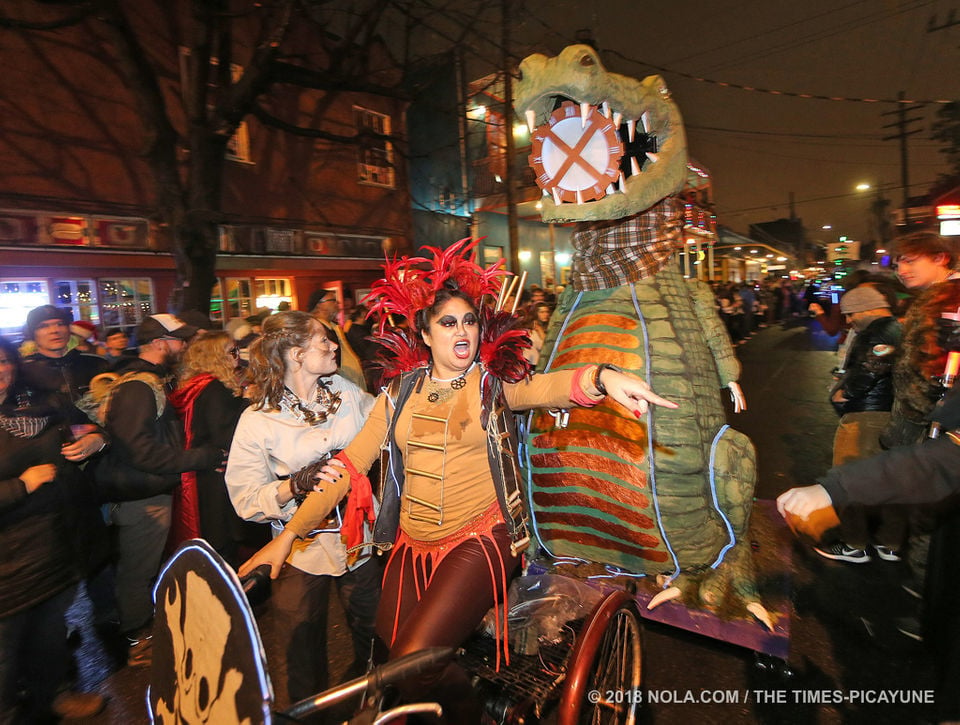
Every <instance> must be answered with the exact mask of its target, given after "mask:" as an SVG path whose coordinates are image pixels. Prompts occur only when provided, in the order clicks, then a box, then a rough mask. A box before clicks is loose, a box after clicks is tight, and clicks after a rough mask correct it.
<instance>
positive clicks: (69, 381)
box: [22, 305, 110, 448]
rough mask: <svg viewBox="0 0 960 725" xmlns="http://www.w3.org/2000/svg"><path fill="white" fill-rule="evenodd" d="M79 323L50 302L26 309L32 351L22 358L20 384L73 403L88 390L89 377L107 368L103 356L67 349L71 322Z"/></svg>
mask: <svg viewBox="0 0 960 725" xmlns="http://www.w3.org/2000/svg"><path fill="white" fill-rule="evenodd" d="M81 322H82V321H81ZM81 322H73V321H72V315H71V314H70V311H69V310H63V309H60V308H58V307H54V306H53V305H41V306H40V307H37V308H35V309H33V310H30V313H29V314H28V315H27V323H26V325H25V326H24V336H25V337H26V338H27V339H29V340H33V342H34V343H35V344H36V352H35V353H33V354H32V355H28V356H26V357H25V358H24V359H23V372H22V375H23V380H24V383H26V384H27V385H29V386H31V387H33V388H37V389H39V390H42V391H45V392H50V393H53V392H60V393H63V394H65V395H68V396H69V397H70V400H71V401H73V402H74V403H75V402H77V400H79V399H80V398H81V397H82V396H83V395H84V393H86V392H87V390H89V388H90V380H92V379H93V378H94V377H95V376H97V375H99V374H100V373H105V372H107V370H109V368H110V366H109V364H108V363H107V361H106V360H104V359H103V358H101V357H98V356H96V355H90V354H87V353H84V352H83V351H81V350H79V349H76V348H73V349H71V347H70V335H71V331H70V327H71V324H72V325H80V324H81ZM83 324H84V325H89V324H90V323H86V322H83ZM80 329H83V330H84V331H86V332H89V330H86V328H80ZM91 445H92V444H91ZM98 448H99V445H98Z"/></svg>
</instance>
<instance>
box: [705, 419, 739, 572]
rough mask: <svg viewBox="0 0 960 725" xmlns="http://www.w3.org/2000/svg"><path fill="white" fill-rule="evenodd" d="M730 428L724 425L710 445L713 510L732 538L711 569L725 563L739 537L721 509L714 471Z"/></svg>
mask: <svg viewBox="0 0 960 725" xmlns="http://www.w3.org/2000/svg"><path fill="white" fill-rule="evenodd" d="M729 427H730V426H729V425H724V426H723V427H722V428H720V430H718V431H717V434H716V435H715V436H714V437H713V443H711V444H710V497H711V499H712V500H713V508H714V510H715V511H716V512H717V513H718V514H719V515H720V518H721V519H722V520H723V525H724V526H726V527H727V535H728V536H729V537H730V541H729V542H727V545H726V546H724V547H723V548H722V549H721V550H720V554H719V555H718V556H717V560H716V561H715V562H713V563H712V564H711V565H710V568H711V569H716V568H717V567H718V566H720V562H722V561H723V557H724V556H726V555H727V552H728V551H730V549H732V548H733V546H734V544H736V543H737V536H736V534H734V533H733V526H732V525H731V524H730V519H728V518H727V515H726V514H725V513H723V511H722V510H721V509H720V502H719V501H718V500H717V479H716V473H715V469H714V461H715V460H716V456H717V443H718V442H719V441H720V436H722V435H723V433H724V431H725V430H727V428H729Z"/></svg>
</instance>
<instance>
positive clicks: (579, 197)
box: [577, 189, 583, 206]
mask: <svg viewBox="0 0 960 725" xmlns="http://www.w3.org/2000/svg"><path fill="white" fill-rule="evenodd" d="M577 205H578V206H581V205H583V193H582V192H581V191H580V189H577Z"/></svg>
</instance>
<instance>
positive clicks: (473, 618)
mask: <svg viewBox="0 0 960 725" xmlns="http://www.w3.org/2000/svg"><path fill="white" fill-rule="evenodd" d="M897 264H898V278H893V277H891V276H883V275H871V274H867V273H856V274H854V275H851V277H849V278H847V279H846V280H845V288H846V289H845V291H844V292H843V294H842V295H838V297H837V301H836V303H835V304H831V302H832V301H831V300H829V299H828V297H823V296H818V295H817V290H816V288H814V287H811V286H807V287H800V286H798V284H797V283H795V282H792V281H791V280H786V279H784V280H765V281H761V282H756V283H755V282H744V283H730V284H715V285H714V293H715V297H716V306H717V314H718V315H719V316H720V318H721V319H722V320H723V321H724V323H725V325H726V327H727V330H728V331H729V333H730V338H731V341H732V342H733V343H734V344H742V343H744V342H746V341H747V340H748V339H750V338H751V337H752V336H753V335H754V334H756V332H757V331H759V330H761V329H762V328H764V327H767V326H769V325H772V324H776V323H783V322H790V321H792V320H796V319H797V318H801V317H807V316H811V317H813V316H815V317H816V318H817V322H818V323H819V324H820V325H821V326H822V327H823V329H824V330H825V331H826V332H827V333H828V334H830V335H836V334H839V333H841V331H845V332H844V333H843V334H844V339H843V342H842V343H841V345H840V350H839V352H838V362H837V367H836V370H835V379H834V380H833V382H832V388H831V390H830V391H829V393H826V394H825V396H826V397H828V398H829V400H830V403H831V404H832V405H833V406H834V407H835V409H836V411H837V413H838V416H839V419H838V427H837V432H836V437H835V440H834V460H833V463H834V468H832V469H831V470H830V471H828V472H825V473H824V476H823V478H822V479H821V480H820V481H819V483H817V484H816V485H813V486H810V487H806V488H801V489H792V490H791V491H788V492H786V493H785V494H783V495H782V496H781V497H780V498H779V499H778V506H779V508H780V510H781V512H782V513H783V514H784V515H785V516H796V517H800V518H803V517H806V516H808V515H810V514H811V513H812V512H814V511H815V510H817V509H820V508H824V507H827V506H830V505H831V504H832V505H834V506H835V507H836V508H837V509H838V511H839V514H840V521H841V526H840V527H839V529H838V530H836V531H834V532H832V533H831V534H830V535H828V537H827V538H825V539H824V540H822V541H820V542H819V543H818V544H817V546H816V549H815V551H816V552H817V554H819V555H820V556H823V557H825V558H828V559H831V560H835V561H840V562H844V563H847V564H858V563H863V562H866V561H869V560H870V559H871V557H872V556H873V555H876V556H878V557H879V558H880V559H883V560H888V561H899V560H901V559H905V560H907V562H908V563H909V565H910V570H911V572H912V578H911V579H910V580H909V581H906V582H904V585H905V586H906V587H907V588H908V590H910V591H911V592H914V593H915V594H916V596H917V609H916V612H915V613H914V614H915V616H914V617H913V618H910V617H906V618H905V619H904V621H903V622H902V629H903V630H904V632H905V633H906V634H908V635H909V636H912V637H915V638H918V639H923V640H924V641H926V642H929V643H931V644H932V645H933V646H934V651H935V654H936V656H937V664H938V668H939V669H938V672H939V677H940V682H939V684H938V693H940V692H942V693H943V697H942V698H939V699H938V701H937V705H938V707H939V708H940V709H941V710H942V719H943V722H950V721H956V720H960V696H958V694H957V693H956V692H952V690H951V688H950V683H951V682H956V681H958V679H960V586H958V585H957V584H956V582H957V581H958V580H960V577H958V576H957V574H958V573H960V572H958V571H957V567H958V564H957V563H956V562H957V561H960V559H958V557H957V556H956V552H957V546H958V545H960V516H958V514H957V513H956V510H955V507H950V506H949V505H944V503H943V501H944V500H947V499H949V498H950V496H952V495H953V494H955V493H956V492H957V490H958V489H960V474H958V471H960V432H956V431H958V430H960V401H958V395H957V394H956V392H955V389H954V390H951V391H948V390H947V389H946V388H947V387H948V385H944V383H945V382H946V383H948V384H949V382H950V378H949V375H948V376H947V378H946V380H944V371H945V370H948V371H949V368H948V367H947V364H948V359H949V360H954V358H950V357H949V356H948V353H949V352H950V351H951V350H960V335H958V333H957V329H958V328H960V275H958V273H957V272H956V266H957V252H956V249H955V244H954V242H952V241H949V240H948V239H946V238H944V237H940V236H939V235H936V234H932V233H926V232H923V233H917V234H913V235H909V236H907V237H904V238H902V239H901V240H899V246H898V247H897ZM434 271H435V277H436V279H434V280H432V282H433V283H436V284H434V288H435V289H436V290H437V291H436V293H435V295H434V296H433V297H432V298H431V299H430V300H428V304H424V305H423V306H421V307H417V308H412V307H410V306H409V305H407V306H404V305H402V304H400V303H399V302H397V300H399V299H400V297H401V296H402V295H400V294H399V292H398V290H397V289H394V288H392V287H390V280H389V279H387V280H385V282H384V285H383V286H381V292H382V296H381V299H382V300H386V302H380V303H379V305H380V306H379V307H378V308H376V309H373V310H372V313H373V314H370V315H368V312H370V310H368V309H367V308H365V307H362V306H360V305H356V306H354V305H352V304H351V308H350V309H346V310H342V309H341V302H340V300H338V298H337V295H336V294H335V293H334V292H333V291H331V290H324V289H320V290H318V291H317V293H316V294H315V295H313V296H312V298H311V299H310V300H309V302H308V304H307V305H306V306H305V308H304V310H303V311H291V310H279V311H276V312H274V311H271V310H263V311H261V312H260V313H258V314H257V315H254V316H251V317H248V318H243V319H240V318H238V319H234V320H230V321H229V322H228V323H227V324H226V325H225V329H224V330H220V329H217V328H216V327H215V326H214V325H213V324H212V323H211V321H210V320H209V319H207V318H206V317H204V316H203V315H201V314H199V313H196V312H189V313H184V314H183V315H182V316H179V317H178V316H174V315H171V314H154V315H151V316H148V317H146V318H144V319H143V320H142V321H141V322H140V324H139V325H138V326H137V327H136V329H135V330H134V331H133V333H134V334H133V339H132V340H131V339H130V338H129V337H128V335H127V334H126V332H125V331H124V330H121V329H111V330H105V331H99V330H97V329H96V328H95V327H94V326H92V325H90V324H89V323H87V322H85V321H74V320H72V318H71V315H70V313H69V312H68V311H65V310H62V309H59V308H57V307H54V306H52V305H44V306H41V307H38V308H36V309H34V310H32V311H31V312H30V313H29V314H28V316H27V319H26V321H25V326H24V340H23V343H22V344H20V345H18V344H14V343H13V342H12V341H10V340H7V339H5V338H0V469H2V470H0V546H2V548H3V550H4V552H5V554H4V563H3V566H2V568H0V688H2V689H0V723H19V722H35V721H36V722H42V721H45V720H55V719H57V718H64V717H83V716H90V715H93V714H95V713H97V712H99V711H100V710H101V709H102V708H103V707H104V705H105V703H104V701H103V698H102V697H101V696H100V695H98V694H96V693H81V692H76V691H74V690H73V689H72V687H71V684H70V683H71V674H70V671H71V667H70V659H71V653H70V651H69V649H68V646H67V632H66V625H65V621H64V616H65V613H66V611H67V609H68V607H70V605H71V603H72V602H73V600H74V598H75V596H76V595H77V590H78V587H79V586H80V585H81V584H82V585H83V587H84V588H85V591H86V593H87V595H88V596H89V598H90V600H91V602H92V604H93V610H94V617H95V620H96V626H97V630H98V632H99V633H100V634H101V636H102V637H103V638H105V639H109V640H111V641H112V642H114V644H115V649H116V651H117V652H118V653H120V654H119V659H120V664H122V665H127V666H144V665H149V664H150V662H151V632H152V626H153V621H152V620H153V603H152V595H151V592H152V587H153V584H154V581H155V578H156V576H157V574H158V571H159V570H160V567H161V564H162V562H163V561H164V560H165V558H166V557H167V556H168V555H169V554H170V553H171V552H172V551H173V550H174V549H175V548H176V546H177V545H178V544H179V543H181V542H182V541H185V540H187V539H190V538H195V537H202V538H204V539H206V540H207V541H209V543H210V544H211V545H212V546H213V547H214V548H215V549H216V550H217V551H218V552H219V553H220V555H221V556H222V557H223V558H224V559H225V561H226V562H227V563H229V564H230V565H231V566H233V567H235V568H237V569H238V570H239V571H240V573H241V574H244V573H247V572H249V571H250V570H252V569H253V568H254V567H255V566H257V565H258V564H263V563H267V564H270V565H271V567H272V573H273V576H274V577H276V580H275V582H274V589H273V595H272V598H271V604H270V606H271V607H274V608H275V611H276V612H277V614H278V615H279V616H278V621H279V622H281V625H280V626H281V630H282V631H281V635H280V636H281V639H282V641H283V642H284V648H283V649H284V654H285V657H286V663H285V664H286V669H287V672H288V673H289V676H288V692H287V696H288V698H289V700H290V701H291V702H293V701H297V700H300V699H302V698H305V697H308V696H310V695H312V694H314V693H316V692H318V691H321V690H323V689H324V688H325V687H327V686H328V685H329V684H330V682H329V675H328V666H327V649H326V631H327V602H328V597H329V593H330V591H331V587H335V589H336V592H337V594H338V596H339V598H340V600H341V602H342V604H343V608H344V611H345V613H346V618H347V623H348V625H349V627H350V630H351V634H352V642H353V664H352V665H351V668H350V669H351V674H352V673H359V672H362V671H363V670H364V669H365V668H366V667H367V664H368V662H369V661H370V660H371V658H373V659H383V658H388V657H389V658H395V657H399V656H402V655H403V654H405V653H408V652H411V651H415V650H417V649H421V648H424V647H429V646H436V645H452V646H457V645H458V644H459V643H461V642H462V641H463V640H464V639H465V638H466V637H467V636H468V635H469V633H470V632H471V631H472V630H473V629H474V628H475V627H476V625H477V623H478V621H479V620H480V618H482V616H483V614H484V613H485V612H486V611H487V610H488V609H489V608H490V606H491V605H493V604H494V603H496V602H500V601H502V598H503V596H504V595H505V591H506V586H507V584H508V582H509V580H510V578H511V577H512V576H513V575H514V573H515V572H516V570H517V567H518V565H519V551H522V544H523V542H524V537H526V536H527V535H528V532H527V531H526V529H525V524H524V522H523V520H522V515H521V514H520V513H518V510H517V506H519V504H518V501H519V493H518V488H517V480H518V473H517V466H516V460H515V457H511V456H496V455H493V454H492V453H490V450H492V449H491V447H490V446H488V441H487V436H489V435H492V434H493V433H491V431H498V432H501V433H503V435H505V436H509V435H514V436H515V430H514V429H513V423H512V415H511V411H522V410H525V409H528V408H532V407H556V408H563V407H572V406H592V405H595V404H597V403H598V402H600V401H601V400H603V398H604V397H606V396H608V395H609V396H612V397H613V398H614V399H615V400H617V401H618V402H620V403H622V404H624V405H625V406H627V409H628V410H631V411H634V412H635V414H637V415H638V417H639V414H640V412H641V411H644V410H646V407H647V405H648V404H654V405H668V406H669V405H672V404H671V403H669V401H666V400H664V399H662V398H659V397H657V396H656V395H655V393H654V391H651V390H650V389H649V388H648V387H646V384H645V383H643V381H641V380H640V379H639V378H636V377H634V376H632V375H629V374H626V373H623V372H621V371H619V370H618V369H616V368H614V367H613V366H610V365H606V364H603V361H601V360H597V361H596V362H597V364H594V365H588V366H585V367H583V368H581V369H577V370H574V371H570V370H567V371H562V372H556V373H546V374H538V375H534V376H532V377H531V376H530V375H529V374H528V373H529V371H530V370H532V369H533V368H534V367H535V366H536V365H537V363H538V361H539V358H540V356H541V350H542V348H543V346H544V341H545V339H546V334H547V321H548V320H549V318H550V315H551V313H552V310H553V306H554V304H555V303H556V298H555V297H554V292H555V290H554V289H549V290H548V289H541V288H538V287H535V286H534V287H531V288H529V289H525V290H517V291H516V292H515V294H516V295H517V296H518V297H519V299H517V300H512V299H509V298H508V299H504V300H497V304H498V306H499V307H500V308H502V309H507V310H509V309H515V310H516V311H517V312H518V313H519V315H520V317H521V319H522V323H521V324H522V327H523V329H524V330H525V331H526V334H527V338H526V339H525V342H524V344H523V345H522V346H521V347H520V348H518V349H517V350H516V352H517V355H516V356H511V355H510V354H507V355H506V356H505V358H504V356H503V355H501V356H500V358H495V357H489V354H490V353H489V350H487V351H485V350H484V348H483V342H482V336H483V332H484V330H483V327H484V325H491V324H493V323H492V322H491V320H495V319H496V317H495V315H496V314H497V310H493V311H490V310H486V309H484V307H485V305H486V304H487V301H488V300H489V301H491V302H492V301H493V300H496V298H497V294H496V289H494V288H491V289H489V290H485V289H484V290H481V293H480V294H479V295H478V294H476V291H477V290H476V288H474V289H473V293H470V294H468V293H466V292H465V291H463V290H464V288H465V287H466V286H468V285H466V284H465V283H464V282H465V280H463V279H457V278H456V274H454V273H452V272H450V271H449V270H442V269H439V268H438V269H436V270H434ZM461 271H462V270H461ZM441 274H446V275H447V276H446V277H444V278H442V279H440V278H439V275H441ZM471 274H476V275H479V271H471ZM394 282H396V281H395V280H394ZM400 284H401V285H402V280H401V282H400ZM394 286H395V287H396V285H394ZM391 295H393V296H391ZM390 300H394V304H393V306H391V303H390ZM951 314H953V315H954V317H952V318H951V317H950V315H951ZM388 317H389V326H388V327H389V329H388V327H387V322H386V321H385V320H386V318H388ZM341 323H343V324H341ZM385 330H386V331H387V332H386V333H385ZM385 334H388V335H391V336H393V338H392V339H394V340H396V341H398V344H397V345H396V346H393V347H392V348H388V349H389V350H390V351H391V354H392V355H394V356H397V357H402V356H403V355H405V354H407V353H411V354H412V352H411V351H414V349H415V348H416V350H417V351H418V352H417V354H419V355H420V356H421V357H420V358H418V360H419V363H418V364H417V365H414V366H412V369H408V370H407V371H406V372H404V374H398V375H396V376H392V377H391V376H389V375H385V370H387V371H389V369H390V366H391V363H392V362H395V361H391V360H390V359H389V355H388V356H387V357H386V358H385V357H384V353H383V352H382V350H381V349H380V347H379V346H378V345H376V344H374V343H373V342H371V338H372V337H375V336H379V337H383V336H384V335H385ZM400 342H402V343H403V344H400ZM131 343H132V345H131ZM404 345H405V346H406V347H404ZM501 352H502V351H501ZM485 356H487V357H485ZM514 357H516V359H514ZM478 360H479V361H482V363H483V364H482V365H481V364H479V363H478ZM953 364H954V365H955V362H954V363H953ZM410 367H411V366H408V368H410ZM481 368H482V369H481ZM487 371H493V379H494V380H495V383H494V384H493V385H492V386H491V385H488V384H485V383H482V382H481V378H482V376H483V375H484V374H485V373H486V372H487ZM953 374H954V375H955V374H956V369H954V370H953ZM437 420H442V425H440V426H439V427H437V426H436V421H437ZM481 421H482V422H483V423H481ZM931 425H932V426H933V431H934V432H935V433H939V434H940V435H939V436H934V437H931V436H930V431H931ZM450 431H456V434H455V435H454V434H452V433H450ZM382 453H385V454H386V455H382ZM381 466H382V467H386V469H387V470H386V474H388V477H391V478H389V480H395V481H400V482H401V483H402V484H403V486H402V490H403V494H402V498H401V497H400V496H399V494H396V495H391V490H392V489H391V488H390V487H386V488H384V489H383V490H382V491H381V497H382V498H380V499H379V500H378V499H376V498H374V497H373V496H371V495H370V491H371V486H370V484H369V478H368V477H375V476H376V474H377V469H378V468H379V467H381ZM440 470H443V471H445V476H444V479H443V481H442V483H441V485H440V489H439V493H436V487H435V486H433V485H432V482H431V481H430V472H431V471H440ZM383 473H384V472H383V471H381V474H383ZM348 492H349V496H348V495H347V494H348ZM907 504H909V506H908V505H907ZM374 522H375V523H374ZM345 531H347V532H349V533H350V534H352V535H353V542H354V543H358V542H365V543H369V542H373V543H374V544H375V545H383V546H381V548H382V549H383V550H385V551H389V554H388V556H379V557H378V556H373V552H372V548H371V547H370V546H366V547H363V546H359V545H358V546H348V543H349V541H348V542H346V543H345V541H344V537H342V536H341V534H342V533H344V532H345ZM346 538H348V539H349V538H350V536H349V535H347V536H346ZM453 602H456V603H457V606H451V603H453ZM424 688H428V689H429V690H430V691H431V692H434V693H436V695H435V696H436V698H437V700H438V701H441V702H442V704H443V705H444V707H445V709H446V710H447V711H448V712H449V713H453V716H452V717H453V719H451V720H450V721H451V722H471V721H474V719H475V718H476V714H475V713H476V712H477V709H478V708H477V706H476V703H475V702H474V701H473V695H472V692H471V688H470V684H469V682H468V681H467V678H466V676H465V673H464V672H463V671H461V670H460V669H459V668H458V667H457V665H456V664H451V665H450V666H448V667H447V669H446V670H445V671H444V672H442V673H435V674H432V675H430V676H425V677H424V678H423V679H422V680H421V681H418V682H416V683H410V685H409V688H407V689H405V690H404V691H403V692H402V694H403V695H409V696H413V695H414V694H417V693H419V692H422V691H423V689H424Z"/></svg>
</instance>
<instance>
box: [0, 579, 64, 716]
mask: <svg viewBox="0 0 960 725" xmlns="http://www.w3.org/2000/svg"><path fill="white" fill-rule="evenodd" d="M76 590H77V588H76V586H71V587H68V588H67V589H64V590H63V591H62V592H60V593H59V594H57V595H55V596H53V597H51V598H50V599H47V600H46V601H44V602H41V603H40V604H37V605H35V606H33V607H30V608H29V609H27V610H25V611H23V612H20V613H19V614H14V615H12V616H10V617H4V618H3V619H0V724H2V725H14V724H19V723H28V722H36V721H39V720H41V719H43V718H44V717H49V714H50V706H51V704H52V703H53V700H54V698H55V697H56V695H57V692H58V690H59V689H60V688H61V687H62V686H63V685H64V683H65V682H66V680H67V673H68V672H69V667H70V651H69V650H68V649H67V625H66V622H65V621H64V615H65V614H66V613H67V607H69V606H70V602H72V601H73V597H74V594H75V593H76ZM21 686H24V687H25V689H26V691H27V702H26V703H25V711H22V710H19V709H18V708H17V693H18V691H19V690H20V687H21Z"/></svg>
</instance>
